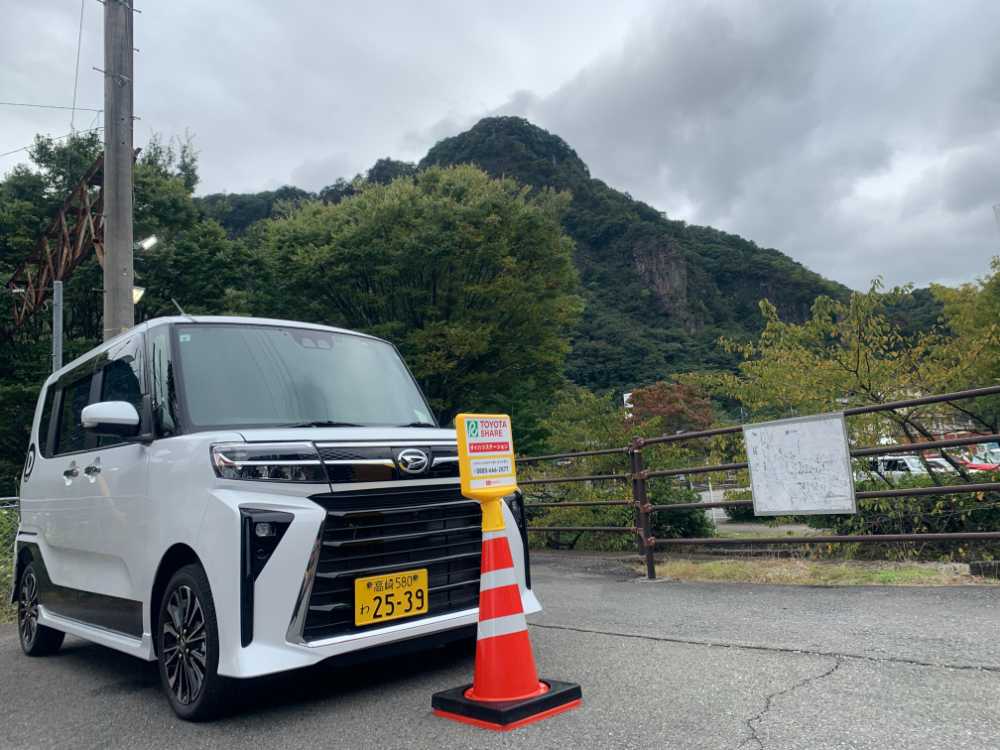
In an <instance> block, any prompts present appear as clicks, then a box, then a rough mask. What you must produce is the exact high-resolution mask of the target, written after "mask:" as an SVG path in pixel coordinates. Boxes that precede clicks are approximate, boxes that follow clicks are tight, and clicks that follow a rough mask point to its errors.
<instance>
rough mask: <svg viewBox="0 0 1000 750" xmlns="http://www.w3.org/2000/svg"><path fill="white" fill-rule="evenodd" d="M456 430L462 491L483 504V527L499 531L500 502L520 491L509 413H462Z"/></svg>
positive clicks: (502, 524)
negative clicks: (518, 488)
mask: <svg viewBox="0 0 1000 750" xmlns="http://www.w3.org/2000/svg"><path fill="white" fill-rule="evenodd" d="M455 433H456V436H457V438H458V463H459V474H460V476H461V478H462V494H463V495H464V496H465V497H467V498H469V499H470V500H478V501H479V503H480V504H481V505H482V506H483V531H499V530H501V529H502V528H503V527H504V522H503V509H502V507H501V505H500V503H501V502H502V499H503V497H504V496H506V495H510V494H512V493H513V492H515V491H517V472H516V471H515V467H514V437H513V435H512V434H511V428H510V417H508V416H507V415H506V414H459V415H458V416H457V417H455Z"/></svg>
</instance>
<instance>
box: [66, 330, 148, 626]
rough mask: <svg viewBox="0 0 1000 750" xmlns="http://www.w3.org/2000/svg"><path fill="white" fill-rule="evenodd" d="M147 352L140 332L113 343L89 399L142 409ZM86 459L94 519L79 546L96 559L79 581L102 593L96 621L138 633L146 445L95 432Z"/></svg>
mask: <svg viewBox="0 0 1000 750" xmlns="http://www.w3.org/2000/svg"><path fill="white" fill-rule="evenodd" d="M143 352H144V346H143V336H142V334H141V333H137V334H134V335H133V336H131V337H129V338H127V339H124V340H122V341H120V342H117V343H116V344H115V345H113V346H112V347H111V348H109V349H108V350H107V351H106V352H105V353H104V355H103V356H102V357H101V358H100V359H99V360H98V362H97V363H96V367H95V371H94V382H93V387H92V390H91V403H97V402H99V401H126V402H128V403H130V404H132V405H133V406H134V407H135V409H136V411H137V412H138V413H139V414H140V415H141V414H142V412H143V408H142V397H143V387H142V383H143V358H144V357H143ZM141 428H142V426H140V429H141ZM84 460H85V463H84V465H83V468H82V472H83V481H82V482H81V487H80V489H81V492H80V501H81V503H82V505H83V506H84V507H85V508H86V514H87V517H88V521H89V523H88V524H87V525H86V529H85V531H84V533H81V535H80V538H79V542H78V546H79V550H80V552H81V553H82V554H84V555H86V556H88V557H89V558H90V560H91V564H90V565H89V566H88V567H89V569H90V578H89V579H88V580H87V581H85V582H82V583H83V584H84V587H85V588H86V589H87V590H88V591H90V592H92V593H94V594H97V595H100V598H99V599H98V600H96V601H95V602H94V604H95V605H96V606H95V613H96V614H97V615H98V616H99V617H100V622H99V623H98V624H101V625H102V626H104V627H108V628H111V629H112V630H117V631H120V632H125V633H128V634H130V635H135V636H139V635H141V634H142V604H141V601H142V598H143V596H142V584H143V581H144V577H143V572H144V568H143V561H144V560H145V557H146V555H145V550H146V545H147V543H148V523H149V514H148V513H147V512H146V507H145V505H146V471H147V449H146V447H145V445H143V444H141V443H139V442H136V441H133V440H128V439H125V438H121V437H117V436H113V435H98V436H96V445H95V446H94V447H93V449H92V450H88V451H87V452H86V454H85V458H84Z"/></svg>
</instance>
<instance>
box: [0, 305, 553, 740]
mask: <svg viewBox="0 0 1000 750" xmlns="http://www.w3.org/2000/svg"><path fill="white" fill-rule="evenodd" d="M470 406H472V405H470ZM20 494H21V520H20V526H19V528H18V532H17V537H16V548H15V569H14V587H13V592H12V597H11V599H12V601H14V602H16V603H17V608H18V633H19V636H20V642H21V647H22V649H23V650H24V652H25V653H26V654H28V655H30V656H40V655H43V654H48V653H52V652H53V651H56V650H57V649H58V648H59V647H60V645H61V644H62V641H63V637H64V635H65V634H66V633H70V634H72V635H75V636H78V637H81V638H85V639H88V640H90V641H93V642H95V643H99V644H103V645H105V646H108V647H110V648H114V649H117V650H119V651H123V652H125V653H127V654H131V655H133V656H136V657H139V658H140V659H145V660H148V661H158V662H159V673H160V678H161V682H162V685H163V689H164V692H165V693H166V695H167V697H168V699H169V701H170V704H171V706H172V707H173V709H174V711H175V712H176V713H177V714H178V715H179V716H180V717H182V718H185V719H192V720H197V719H206V718H210V717H212V716H213V715H215V714H216V713H217V712H219V711H220V710H222V708H223V707H224V705H225V703H226V702H227V701H228V699H229V698H230V697H231V696H232V695H233V693H234V691H235V690H237V689H238V688H237V687H236V686H235V685H234V683H235V681H237V680H239V679H242V678H248V677H256V676H258V675H265V674H270V673H274V672H280V671H283V670H289V669H295V668H299V667H305V666H308V665H311V664H315V663H317V662H320V661H323V660H325V659H330V658H334V657H347V656H350V657H351V659H352V660H354V659H357V658H360V657H364V658H369V657H370V658H379V657H389V656H392V657H393V658H399V655H400V654H402V653H405V652H406V651H411V650H416V649H419V648H427V647H430V646H436V645H441V644H444V643H447V642H449V641H454V640H459V639H460V640H464V641H468V642H469V643H470V644H471V642H472V639H474V638H475V633H476V623H477V620H478V605H479V577H480V576H479V573H480V553H481V549H482V533H481V511H480V508H479V505H478V504H477V503H475V502H473V501H469V500H466V499H465V498H463V497H462V495H461V492H460V485H459V476H458V451H457V445H456V439H455V432H454V430H452V429H442V428H441V427H440V426H439V425H438V424H437V421H436V420H435V418H434V415H433V413H432V412H431V409H430V407H429V406H428V404H427V401H426V399H425V398H424V396H423V394H422V393H421V391H420V388H419V387H418V386H417V383H416V381H415V380H414V378H413V377H412V375H411V374H410V372H409V370H408V369H407V368H406V365H405V364H404V363H403V360H402V359H401V358H400V356H399V354H398V352H397V351H396V349H395V347H393V346H392V344H390V343H388V342H386V341H383V340H381V339H378V338H375V337H372V336H368V335H364V334H360V333H355V332H352V331H345V330H342V329H337V328H330V327H328V326H321V325H312V324H307V323H294V322H289V321H278V320H265V319H255V318H235V317H191V316H183V317H170V318H159V319H155V320H151V321H148V322H146V323H143V324H141V325H139V326H137V327H136V328H134V329H132V330H131V331H128V332H126V333H123V334H121V335H120V336H117V337H115V338H113V339H111V340H110V341H107V342H105V343H104V344H103V345H101V346H99V347H97V348H95V349H93V350H92V351H90V352H88V353H87V354H85V355H83V356H82V357H80V358H78V359H76V360H74V361H73V362H70V363H69V364H68V365H66V366H65V367H63V368H62V369H60V370H58V371H57V372H55V373H53V374H52V375H51V376H50V377H49V378H48V379H47V380H46V381H45V384H44V385H43V387H42V389H41V392H40V394H39V397H38V404H37V407H36V410H35V416H34V421H33V424H32V428H31V438H30V445H29V446H28V452H27V458H26V460H25V465H24V469H23V472H22V479H21V487H20ZM503 512H504V517H505V520H506V528H505V530H504V531H503V533H504V534H505V535H506V536H507V538H508V541H509V544H510V548H511V551H512V556H513V563H514V568H515V572H514V573H512V574H511V575H510V576H509V578H510V580H505V585H510V586H514V585H517V586H518V587H519V590H520V594H521V600H522V602H523V606H524V610H525V612H526V613H531V612H536V611H538V610H539V609H540V608H541V607H540V605H539V603H538V600H537V599H536V598H535V595H534V594H533V593H532V591H531V588H530V575H529V573H528V566H527V561H528V555H527V541H526V540H527V533H526V530H525V528H524V513H523V506H522V505H521V503H520V498H519V497H517V496H514V497H511V498H508V502H507V503H505V504H504V507H503ZM64 666H65V665H64Z"/></svg>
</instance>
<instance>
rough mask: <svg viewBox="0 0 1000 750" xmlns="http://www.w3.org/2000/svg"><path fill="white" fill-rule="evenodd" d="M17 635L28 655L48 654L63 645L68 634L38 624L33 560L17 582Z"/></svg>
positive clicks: (36, 581) (36, 582) (36, 577)
mask: <svg viewBox="0 0 1000 750" xmlns="http://www.w3.org/2000/svg"><path fill="white" fill-rule="evenodd" d="M17 635H18V638H19V640H20V641H21V650H22V651H24V653H26V654H27V655H28V656H48V655H49V654H54V653H55V652H56V651H58V650H59V647H60V646H62V643H63V639H64V638H65V637H66V634H65V633H63V632H62V631H61V630H54V629H53V628H49V627H46V626H45V625H39V624H38V574H37V573H36V572H35V564H34V563H33V562H31V563H28V564H27V565H25V566H24V570H22V571H21V580H19V581H18V584H17Z"/></svg>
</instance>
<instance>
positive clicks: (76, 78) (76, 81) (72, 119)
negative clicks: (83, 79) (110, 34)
mask: <svg viewBox="0 0 1000 750" xmlns="http://www.w3.org/2000/svg"><path fill="white" fill-rule="evenodd" d="M86 2H87V0H80V28H79V29H78V30H77V32H76V69H75V70H74V71H73V108H72V112H70V115H69V129H70V132H72V131H73V130H75V127H74V126H75V123H76V91H77V88H78V87H79V85H80V47H81V46H82V44H83V8H84V4H85V3H86Z"/></svg>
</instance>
